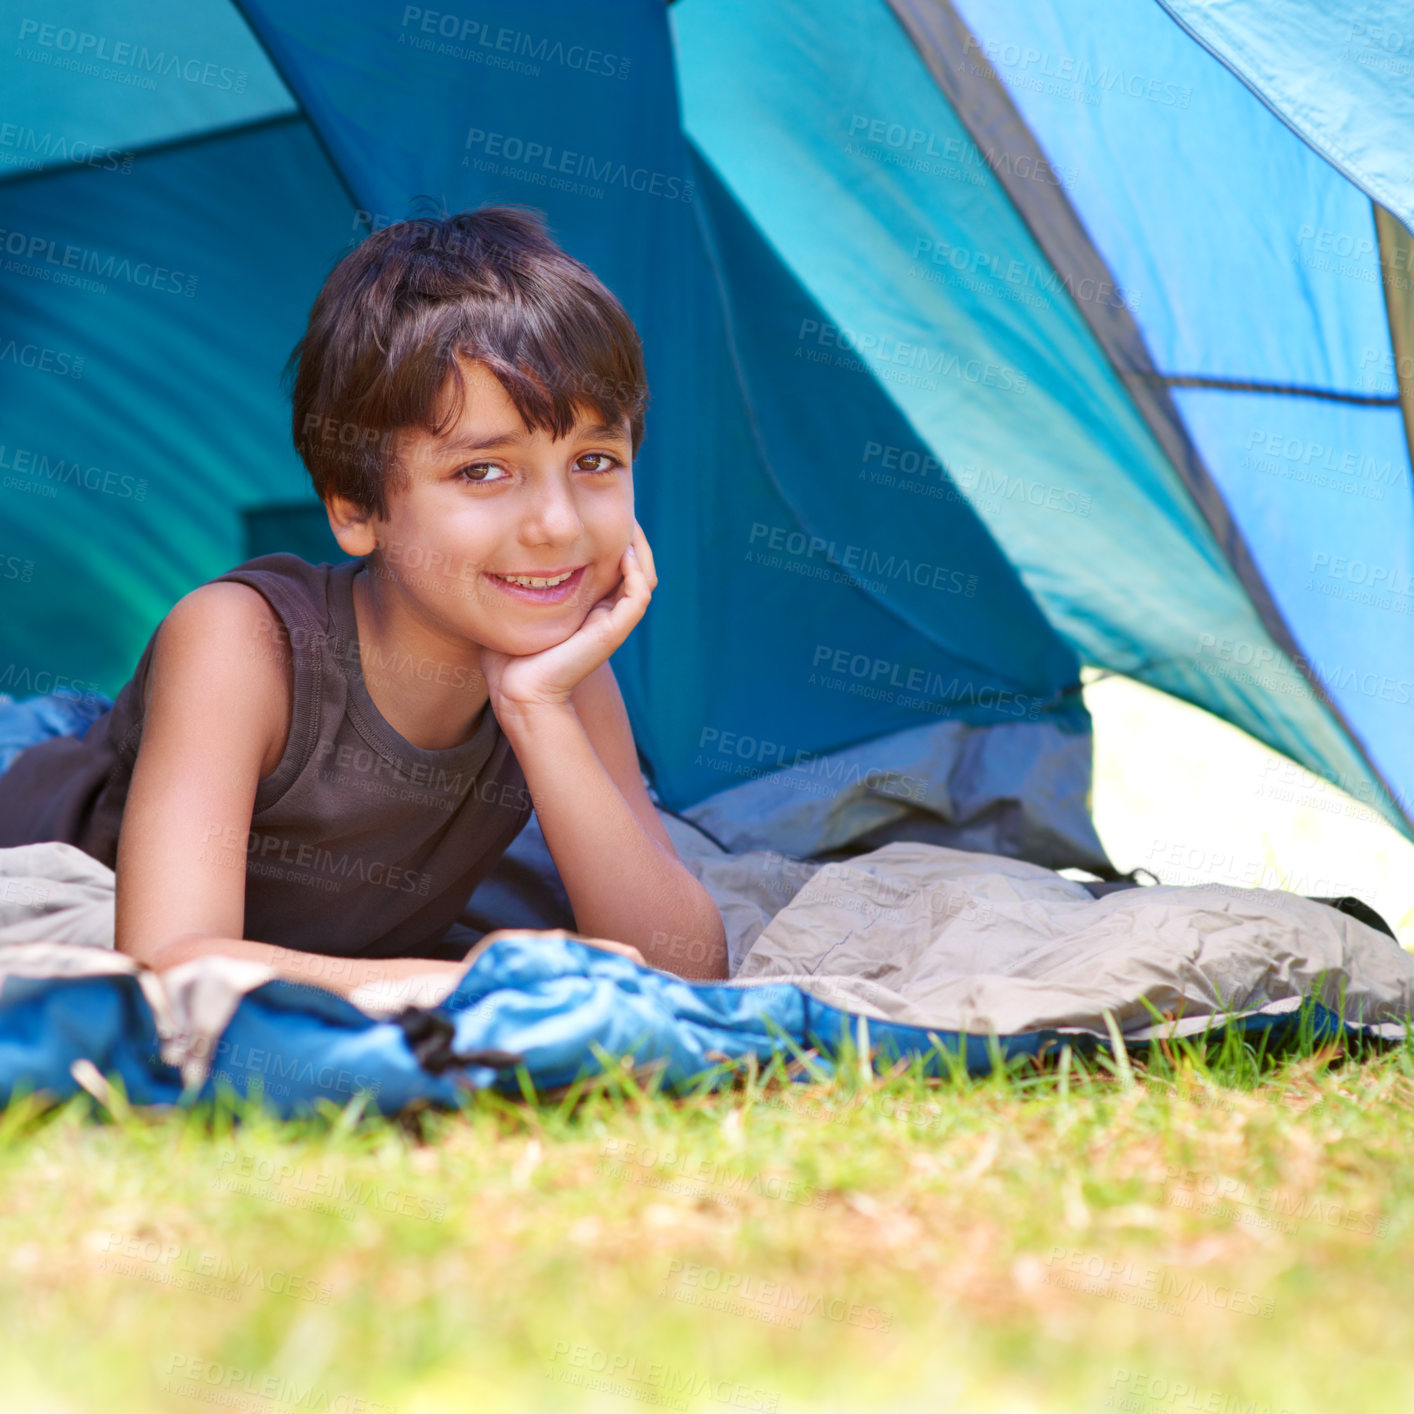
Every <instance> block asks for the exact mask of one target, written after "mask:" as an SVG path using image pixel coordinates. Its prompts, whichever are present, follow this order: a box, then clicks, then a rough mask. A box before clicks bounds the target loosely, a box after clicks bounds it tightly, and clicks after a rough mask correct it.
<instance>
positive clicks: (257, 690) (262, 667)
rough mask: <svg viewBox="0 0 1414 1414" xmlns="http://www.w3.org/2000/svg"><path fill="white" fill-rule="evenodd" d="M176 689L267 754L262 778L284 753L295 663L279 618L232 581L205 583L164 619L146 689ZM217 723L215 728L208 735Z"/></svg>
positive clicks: (149, 699)
mask: <svg viewBox="0 0 1414 1414" xmlns="http://www.w3.org/2000/svg"><path fill="white" fill-rule="evenodd" d="M154 685H157V686H158V687H159V688H160V689H161V690H167V689H173V690H175V691H176V692H177V693H178V694H180V696H181V697H182V698H183V699H184V701H185V702H187V703H189V704H190V705H191V706H192V707H193V708H198V707H199V708H201V709H202V710H203V711H214V712H216V713H217V714H218V715H219V717H220V718H221V719H222V720H221V721H220V727H222V728H224V727H226V726H227V725H228V723H229V721H230V720H231V719H238V720H239V721H240V723H241V725H242V726H243V727H245V728H247V729H254V730H258V731H259V733H260V735H261V737H262V738H263V745H264V747H265V749H264V751H263V752H262V755H263V762H262V770H261V775H262V776H266V775H269V774H270V772H271V771H273V770H274V768H275V766H276V765H277V764H278V763H279V760H280V758H281V756H282V755H283V754H284V747H285V741H286V738H287V737H288V734H289V727H290V719H291V708H292V705H293V698H294V658H293V655H292V654H291V652H290V644H289V636H288V634H287V632H286V630H285V626H284V623H283V622H282V621H281V619H280V616H279V615H278V614H277V613H276V612H275V610H274V609H273V608H271V606H270V603H269V601H268V600H267V599H266V598H265V596H264V595H263V594H261V593H260V592H259V591H258V590H256V589H252V588H251V587H250V586H249V585H246V584H237V583H235V582H233V581H231V580H225V581H222V582H220V583H212V584H203V585H200V586H198V587H197V588H196V589H193V590H192V591H191V592H190V593H189V594H186V595H184V596H183V597H182V598H181V599H179V600H178V601H177V602H176V603H175V604H174V605H173V606H172V608H171V610H170V611H169V612H168V614H167V617H166V618H165V619H163V621H162V624H161V627H160V628H159V629H158V631H157V637H156V641H155V642H154V644H153V650H152V666H151V671H149V673H148V675H147V682H146V684H145V685H144V702H145V704H146V705H147V706H148V707H150V706H151V703H152V694H153V691H154ZM217 726H218V723H217V722H214V721H208V723H207V727H208V729H216V728H217Z"/></svg>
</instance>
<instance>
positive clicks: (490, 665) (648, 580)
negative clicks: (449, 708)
mask: <svg viewBox="0 0 1414 1414" xmlns="http://www.w3.org/2000/svg"><path fill="white" fill-rule="evenodd" d="M619 568H620V571H621V572H622V574H623V578H622V580H620V582H619V586H618V588H617V590H616V591H615V592H614V593H613V594H612V595H611V596H610V597H608V598H607V599H601V600H600V601H599V602H598V603H597V604H595V606H594V607H593V608H592V609H590V611H589V613H588V614H586V615H585V619H584V622H583V623H582V624H581V625H580V626H579V628H577V629H576V630H575V631H574V633H572V634H571V635H570V636H569V637H568V638H567V639H565V641H564V642H563V643H557V644H556V645H555V646H554V647H553V648H546V649H544V650H543V651H541V652H539V653H528V654H526V655H525V656H524V657H514V656H512V655H511V654H509V653H498V652H496V651H495V650H494V649H491V648H483V649H482V650H481V671H482V674H483V676H484V677H485V679H486V689H487V692H488V693H489V695H490V698H491V710H492V711H493V712H494V713H495V714H496V717H497V720H499V721H500V722H501V723H502V725H504V724H505V721H506V715H507V714H509V715H512V716H515V715H520V714H523V713H525V712H533V711H536V710H537V709H539V708H541V707H554V706H562V705H563V704H564V703H566V702H568V701H569V698H570V693H572V692H573V691H574V689H575V688H576V687H578V686H579V684H580V683H581V682H582V681H583V680H584V679H585V678H587V677H588V676H589V674H590V673H592V672H593V671H594V670H595V668H597V667H598V666H599V665H600V664H601V663H603V662H605V661H607V659H608V658H609V655H610V654H611V653H613V651H614V650H615V649H616V648H617V647H618V646H619V644H621V643H622V642H623V641H624V639H626V638H627V637H628V636H629V634H630V633H631V632H632V631H633V628H634V626H635V625H636V624H637V623H638V621H639V619H641V618H642V617H643V613H644V610H646V609H647V608H648V601H649V599H651V598H652V597H653V591H654V589H656V588H657V586H658V574H657V571H656V570H655V569H654V568H653V551H652V550H651V549H649V547H648V538H647V536H645V535H644V533H643V527H642V526H641V525H639V524H638V522H637V521H634V523H633V539H632V540H631V541H630V542H629V544H628V548H627V549H626V550H625V551H624V553H623V558H622V559H621V560H620V561H619Z"/></svg>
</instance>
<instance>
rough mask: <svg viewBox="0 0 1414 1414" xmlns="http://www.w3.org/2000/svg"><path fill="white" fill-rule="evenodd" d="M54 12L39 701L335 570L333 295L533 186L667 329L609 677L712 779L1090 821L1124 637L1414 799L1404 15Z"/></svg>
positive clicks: (367, 8)
mask: <svg viewBox="0 0 1414 1414" xmlns="http://www.w3.org/2000/svg"><path fill="white" fill-rule="evenodd" d="M32 14H33V16H34V17H33V18H20V19H18V20H12V21H10V22H8V23H9V26H10V29H11V30H12V31H13V32H12V33H11V34H10V35H9V40H10V43H8V44H7V45H6V46H5V48H4V50H3V52H2V53H0V75H3V79H0V81H2V82H3V85H4V91H5V93H6V94H7V103H6V114H5V119H6V121H4V122H3V123H0V281H2V282H3V284H2V286H0V287H2V288H3V302H0V507H3V519H0V524H3V526H4V533H3V536H0V581H3V584H4V594H5V598H4V604H5V608H6V612H5V615H4V620H3V627H0V633H3V635H4V638H5V644H4V651H3V653H0V692H8V693H10V694H11V695H12V696H15V697H23V696H26V695H29V694H32V693H39V692H45V691H49V690H51V689H52V688H55V687H65V686H70V687H76V688H78V689H79V690H92V691H98V692H106V693H110V694H111V693H113V692H115V691H116V689H117V688H118V687H119V686H120V685H121V684H122V683H123V682H124V681H125V680H126V678H127V676H128V674H129V673H130V672H131V669H132V667H133V665H134V663H135V661H136V659H137V656H138V653H139V651H140V649H141V647H142V644H143V643H144V642H145V641H146V639H147V637H148V636H149V635H150V633H151V632H152V630H153V628H154V627H155V626H156V624H157V622H158V621H159V620H160V618H161V617H162V615H163V614H164V613H165V612H166V611H167V609H168V608H169V607H170V606H171V604H172V603H173V602H174V601H175V599H177V598H178V597H179V596H180V595H182V594H183V593H185V592H186V591H187V590H189V589H191V588H192V587H193V586H195V585H196V584H198V583H201V582H202V581H204V580H206V579H209V578H211V577H212V576H214V575H216V574H218V573H220V572H222V571H223V570H225V569H227V568H229V567H230V566H231V565H233V564H235V563H237V562H239V561H240V560H242V559H245V558H248V557H250V556H251V555H254V554H259V553H264V552H267V551H270V550H275V549H290V550H295V551H297V552H299V553H302V554H305V555H306V556H307V557H309V558H312V559H316V560H317V559H321V558H328V557H330V556H331V555H336V554H337V549H336V548H335V547H333V544H332V541H331V540H330V539H329V538H328V535H327V530H326V529H325V528H324V526H323V517H322V513H321V512H320V510H319V508H318V506H317V505H316V504H315V503H314V500H313V496H312V492H311V491H310V489H309V487H308V482H307V479H306V477H305V474H304V471H303V468H302V467H301V466H300V464H299V462H298V460H297V459H296V457H295V455H294V452H293V450H292V447H291V440H290V432H289V425H288V417H289V413H288V403H287V400H286V398H285V396H284V394H283V392H282V389H281V386H280V372H281V368H282V366H283V364H284V361H285V358H286V355H287V354H288V352H289V350H290V348H291V347H292V345H293V344H294V341H295V340H296V338H297V337H298V336H299V334H300V332H301V330H302V328H303V323H304V319H305V317H306V315H307V312H308V309H309V306H310V304H311V302H312V301H313V298H314V295H315V293H316V292H317V290H318V288H319V286H320V284H321V282H322V280H323V278H324V276H325V275H326V274H327V272H328V270H329V269H330V267H331V266H332V265H333V263H334V262H335V261H336V260H337V259H338V258H339V257H340V256H341V255H342V254H343V253H344V252H345V251H346V250H347V249H348V248H349V247H350V245H351V244H352V243H353V242H356V241H357V240H358V239H360V238H361V237H362V236H363V235H365V234H366V233H367V232H368V231H369V230H370V229H372V228H376V227H379V226H382V225H385V224H387V223H389V222H392V221H396V220H400V219H402V218H403V217H405V216H407V215H408V214H410V212H411V211H412V210H413V207H412V205H411V203H412V202H413V201H414V199H415V198H418V197H423V198H431V200H432V201H433V203H435V204H437V205H445V206H446V207H447V208H448V209H450V210H457V209H461V208H466V207H473V206H476V205H479V204H482V203H484V202H488V201H500V200H508V201H516V202H523V203H527V204H530V205H533V206H536V207H539V208H541V209H542V210H544V211H545V212H546V213H547V215H548V218H549V223H550V226H551V228H552V230H553V232H554V233H555V235H556V236H557V238H558V239H559V240H560V241H561V242H562V243H563V244H564V245H565V246H566V248H567V249H569V250H570V251H571V252H572V253H573V254H574V255H576V256H577V257H579V258H580V259H582V260H584V261H585V262H587V263H588V264H589V265H590V266H591V267H592V268H593V269H594V270H595V271H596V272H598V273H599V274H600V275H601V277H602V278H603V279H604V280H605V281H606V283H607V284H608V285H609V286H610V287H611V288H612V289H613V290H615V292H616V293H617V294H618V295H619V296H620V298H621V299H622V300H623V301H624V304H625V305H626V307H627V308H628V310H629V313H630V314H631V315H632V316H633V318H634V319H635V321H636V322H637V324H638V327H639V329H640V331H641V332H642V334H643V337H644V342H645V348H646V355H647V363H648V372H649V378H650V383H651V387H652V394H653V401H652V406H651V409H650V414H649V431H648V439H647V442H646V444H645V446H644V448H643V452H642V455H641V457H640V459H639V462H638V464H637V468H636V472H637V475H636V484H637V489H638V497H639V507H640V519H641V520H642V521H643V523H644V525H645V528H646V530H647V533H648V536H649V539H650V541H651V543H652V544H653V546H654V548H655V553H656V557H657V561H658V564H659V567H660V570H661V577H662V583H661V585H660V588H659V590H658V593H657V595H656V596H655V600H654V604H653V606H652V608H651V610H650V612H649V615H648V617H647V618H646V619H645V621H644V623H643V624H642V625H641V626H640V628H639V629H638V631H637V632H636V633H635V634H634V635H633V637H632V638H631V639H630V640H629V642H628V643H627V644H626V645H625V647H624V648H623V649H622V650H620V652H619V654H618V655H617V657H616V659H615V663H616V668H617V671H618V675H619V679H620V682H621V683H622V684H623V687H624V691H625V696H626V699H627V701H628V703H629V708H630V712H631V715H632V718H633V722H634V728H635V732H636V734H637V737H638V741H639V743H640V747H641V749H642V752H643V757H644V765H645V769H646V770H647V772H648V773H649V775H650V777H651V779H652V781H653V784H654V786H655V788H656V790H657V792H658V794H659V796H660V797H661V799H662V801H663V802H664V803H665V804H666V805H668V806H670V807H673V808H676V809H679V810H683V811H697V812H698V813H699V817H700V818H703V819H710V820H711V821H712V822H713V823H714V825H716V826H718V827H720V826H722V824H723V822H724V821H725V822H726V823H727V824H728V825H730V824H732V822H735V825H736V829H735V831H733V830H731V829H728V830H727V833H728V834H729V835H730V836H731V838H732V841H733V842H735V841H743V842H752V843H761V842H765V843H774V844H776V845H777V846H778V847H781V848H794V849H798V850H801V851H802V852H803V851H804V850H805V849H807V848H809V847H812V846H814V847H823V846H834V845H838V844H841V843H844V842H845V841H844V838H843V836H842V835H841V832H840V830H839V829H835V832H834V833H833V834H831V833H830V828H831V827H830V826H829V825H828V817H829V810H830V806H831V802H832V801H834V800H835V799H836V797H838V796H839V795H840V794H841V793H842V792H847V791H852V792H853V796H852V799H853V800H854V802H855V807H856V808H855V810H854V813H853V814H852V815H851V817H850V821H851V823H850V824H849V825H848V827H847V830H846V831H845V834H847V835H849V836H851V837H862V836H863V835H864V834H866V833H867V832H868V830H870V829H874V830H876V831H877V830H879V829H886V828H890V827H892V828H896V829H900V830H902V831H905V832H906V831H908V830H915V831H916V830H918V829H919V828H920V826H919V820H920V818H923V817H927V818H931V819H935V820H940V821H943V822H945V823H947V822H948V820H949V814H950V812H951V825H952V826H954V827H955V826H957V825H958V824H959V822H960V821H961V820H962V818H963V816H964V815H966V814H967V813H968V810H970V811H971V818H973V819H974V820H980V819H982V818H983V817H985V816H986V815H987V813H988V810H989V809H990V808H991V806H992V805H995V804H996V802H999V801H1005V800H1011V801H1012V802H1013V804H1014V805H1015V804H1016V803H1017V802H1020V805H1019V806H1018V807H1017V808H1018V809H1019V810H1020V812H1021V814H1022V815H1026V816H1027V817H1028V821H1029V823H1028V824H1027V825H1026V827H1025V828H1024V829H1021V830H1020V831H1019V832H1017V831H1013V832H1012V834H1011V835H1010V836H1007V835H1006V831H1002V833H1001V834H1000V835H997V836H995V837H994V838H993V840H992V843H993V844H995V845H996V846H997V847H1008V848H1014V849H1015V850H1017V851H1018V852H1026V853H1030V854H1031V855H1032V857H1035V858H1037V859H1038V860H1039V861H1040V862H1044V863H1053V864H1056V865H1059V864H1065V863H1076V862H1085V861H1086V860H1094V859H1096V858H1097V857H1102V856H1101V855H1100V851H1099V845H1098V841H1096V840H1095V839H1094V837H1093V834H1092V833H1091V832H1089V830H1088V821H1087V819H1086V816H1085V808H1084V807H1085V795H1086V789H1087V786H1088V769H1089V723H1088V718H1087V716H1086V713H1085V711H1084V708H1083V704H1082V702H1081V700H1080V695H1079V692H1078V684H1079V677H1080V665H1081V663H1082V662H1086V663H1091V664H1095V665H1098V666H1100V667H1103V668H1108V669H1112V670H1115V671H1118V672H1121V673H1125V674H1129V675H1131V676H1133V677H1135V678H1137V679H1140V680H1142V681H1144V682H1147V683H1149V684H1152V685H1153V686H1156V687H1158V688H1160V689H1163V690H1164V691H1167V692H1169V693H1172V694H1174V695H1175V696H1177V697H1180V698H1183V699H1184V700H1186V701H1189V702H1192V703H1196V704H1198V705H1199V706H1201V707H1204V708H1206V709H1208V710H1210V711H1212V712H1214V713H1216V714H1217V715H1219V716H1220V717H1223V718H1225V719H1226V720H1227V721H1229V722H1232V723H1234V724H1236V725H1237V726H1239V727H1241V728H1243V729H1245V730H1246V731H1248V732H1250V733H1252V734H1253V735H1254V736H1256V737H1258V738H1259V739H1261V740H1262V741H1265V742H1267V743H1269V744H1270V745H1271V746H1273V747H1275V748H1277V749H1278V750H1280V751H1282V752H1285V753H1287V754H1288V755H1289V756H1291V757H1292V758H1294V759H1295V760H1297V761H1299V762H1301V763H1302V764H1303V765H1305V766H1307V767H1309V768H1310V769H1312V770H1313V771H1316V772H1318V773H1319V774H1321V775H1323V776H1325V777H1327V778H1329V779H1331V780H1334V781H1336V782H1338V783H1339V784H1341V785H1342V786H1344V787H1345V788H1346V789H1347V790H1349V791H1351V792H1353V793H1355V794H1357V795H1359V796H1360V797H1361V798H1363V799H1366V800H1368V801H1370V802H1371V803H1373V804H1375V805H1376V806H1377V807H1378V808H1379V809H1380V810H1381V811H1382V812H1383V813H1384V814H1385V815H1386V816H1387V817H1388V818H1389V819H1390V820H1392V821H1393V822H1395V823H1396V824H1397V825H1398V826H1399V827H1400V828H1402V829H1404V830H1405V831H1406V832H1410V830H1411V827H1410V823H1409V817H1410V813H1411V812H1410V809H1409V799H1410V790H1411V787H1414V732H1411V731H1409V730H1408V723H1409V720H1410V716H1409V711H1410V704H1411V689H1410V678H1411V677H1414V672H1411V671H1410V667H1409V665H1410V662H1411V651H1410V650H1411V647H1414V637H1412V636H1414V617H1411V612H1412V611H1414V562H1412V561H1411V530H1412V529H1414V521H1412V520H1411V514H1410V512H1411V506H1410V497H1411V472H1410V452H1409V446H1410V429H1411V425H1414V424H1411V406H1414V404H1411V397H1414V392H1412V391H1411V390H1414V346H1411V339H1414V318H1411V309H1414V300H1411V282H1414V242H1411V238H1410V236H1409V234H1408V229H1407V228H1408V227H1409V226H1411V225H1414V159H1411V157H1410V153H1411V152H1412V151H1414V143H1411V142H1410V140H1409V137H1410V134H1411V132H1414V96H1411V95H1414V85H1411V84H1410V83H1409V75H1410V72H1411V69H1414V25H1410V24H1407V23H1406V24H1404V27H1403V29H1402V30H1401V28H1400V24H1401V21H1400V19H1399V14H1398V11H1397V10H1396V8H1395V6H1394V4H1393V3H1392V0H1371V3H1369V4H1367V5H1365V6H1363V7H1362V9H1361V18H1360V19H1358V20H1356V21H1351V20H1337V19H1336V18H1334V17H1333V16H1332V15H1330V14H1326V13H1323V12H1322V7H1321V6H1319V5H1318V4H1317V3H1316V0H1280V3H1277V0H1264V3H1263V4H1262V5H1260V6H1258V5H1257V3H1256V0H1232V3H1226V4H1223V5H1221V6H1218V5H1215V4H1206V5H1205V4H1202V3H1197V0H1165V4H1164V7H1163V8H1161V7H1160V6H1159V5H1158V4H1153V3H1148V4H1140V5H1131V6H1125V7H1119V8H1116V7H1113V6H1103V7H1102V6H1099V5H1097V4H1094V3H1093V0H1092V2H1091V3H1084V0H985V3H984V0H953V3H949V2H948V0H810V3H805V0H677V3H675V4H672V5H670V6H665V5H664V4H663V3H662V0H600V3H597V4H594V5H584V4H581V3H573V2H572V0H533V3H527V0H516V2H515V3H512V0H482V3H480V4H478V5H477V6H476V7H474V8H468V9H465V10H461V9H459V10H455V11H452V10H435V9H432V8H428V7H426V6H419V5H404V4H395V5H374V4H372V3H367V2H366V0H343V3H339V4H335V3H333V0H300V3H298V4H293V5H292V4H283V5H277V4H274V3H272V0H238V3H232V0H143V2H142V3H138V0H119V3H108V4H102V5H100V4H98V3H96V0H55V3H53V4H51V5H46V6H44V7H42V8H36V9H35V10H34V11H33V12H32ZM419 209H425V207H423V208H419ZM846 767H847V768H848V769H846ZM763 780H768V781H774V782H775V783H776V785H777V786H778V787H780V786H784V787H785V794H784V795H782V794H781V791H780V790H778V792H777V797H776V799H777V801H778V802H779V800H780V799H787V800H789V801H793V802H794V803H795V805H796V806H797V807H800V808H804V806H806V805H808V806H809V807H810V810H811V811H813V812H814V813H813V815H812V817H811V819H812V821H813V823H811V824H810V825H809V827H808V828H806V829H805V830H804V832H803V833H802V832H801V831H797V832H796V833H794V834H791V833H789V832H785V833H782V832H781V831H775V832H774V833H773V832H772V830H770V829H767V827H766V826H764V825H761V824H760V822H761V821H762V820H768V821H769V820H770V819H782V818H784V816H783V814H782V812H781V811H779V810H778V811H777V813H776V815H774V816H772V815H771V813H770V811H769V810H767V811H764V812H763V811H762V810H761V809H758V808H756V807H757V806H759V805H760V803H761V800H762V799H764V797H759V796H758V797H753V796H751V795H750V794H749V793H750V791H751V790H752V789H753V788H755V787H757V786H759V785H760V783H761V781H763ZM979 780H983V781H984V784H983V785H982V786H979V785H978V781H979ZM944 787H946V789H944ZM969 791H970V792H971V794H970V796H969ZM724 792H725V794H726V795H727V796H730V797H732V798H733V799H735V800H737V801H738V804H737V805H736V806H733V807H732V808H730V809H719V810H717V811H716V813H711V812H710V811H708V812H706V813H703V812H704V802H707V801H708V800H709V799H711V798H713V797H717V798H720V797H722V795H723V793H724ZM739 792H747V794H746V795H740V794H734V793H739ZM964 797H967V798H968V799H970V800H971V805H969V806H966V808H964V805H963V804H962V803H961V802H963V800H964ZM989 803H990V804H989ZM865 807H867V808H865ZM998 809H1000V807H998ZM799 813H800V810H799V809H797V810H796V814H797V815H798V814H799ZM807 813H809V812H807ZM994 813H995V812H994ZM752 821H756V822H757V824H756V826H754V827H753V826H752V824H751V822H752ZM753 828H755V829H756V830H757V835H756V836H753V834H752V830H753ZM763 832H764V834H765V838H764V840H763V839H762V838H760V837H759V836H761V834H762V833H763ZM936 837H937V838H946V836H943V835H939V836H936ZM966 838H968V839H972V840H976V839H978V838H980V836H978V835H976V834H973V835H971V836H966Z"/></svg>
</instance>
